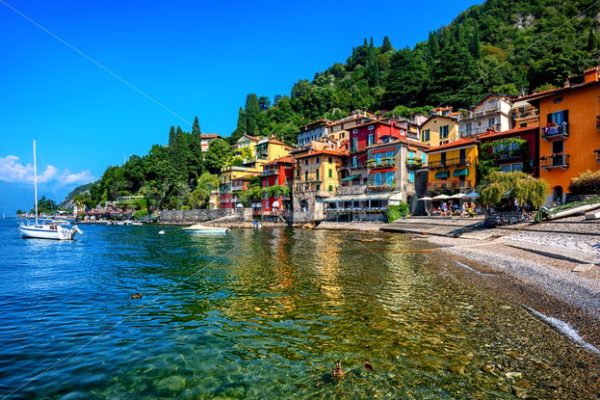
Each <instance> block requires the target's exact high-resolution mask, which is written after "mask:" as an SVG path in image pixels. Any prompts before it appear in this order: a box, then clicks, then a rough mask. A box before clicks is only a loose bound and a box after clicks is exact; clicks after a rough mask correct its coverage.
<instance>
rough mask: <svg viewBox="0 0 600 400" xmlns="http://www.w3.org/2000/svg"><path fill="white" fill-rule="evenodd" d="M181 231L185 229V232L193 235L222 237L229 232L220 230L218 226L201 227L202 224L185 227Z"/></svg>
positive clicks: (225, 229)
mask: <svg viewBox="0 0 600 400" xmlns="http://www.w3.org/2000/svg"><path fill="white" fill-rule="evenodd" d="M183 229H185V230H187V231H191V232H193V233H201V234H212V235H224V234H226V233H227V232H229V228H220V227H218V226H208V225H202V224H195V225H192V226H186V227H185V228H183Z"/></svg>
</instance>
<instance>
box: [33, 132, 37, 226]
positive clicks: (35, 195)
mask: <svg viewBox="0 0 600 400" xmlns="http://www.w3.org/2000/svg"><path fill="white" fill-rule="evenodd" d="M33 193H34V194H33V195H34V197H35V224H36V225H37V224H38V199H37V197H38V196H37V158H36V151H35V140H34V141H33Z"/></svg>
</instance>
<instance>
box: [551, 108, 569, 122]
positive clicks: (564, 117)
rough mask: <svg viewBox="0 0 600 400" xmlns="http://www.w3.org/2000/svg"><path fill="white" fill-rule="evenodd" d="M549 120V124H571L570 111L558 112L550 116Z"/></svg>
mask: <svg viewBox="0 0 600 400" xmlns="http://www.w3.org/2000/svg"><path fill="white" fill-rule="evenodd" d="M546 118H547V122H548V123H549V124H550V123H555V124H557V125H561V124H562V123H563V122H569V111H568V110H564V111H558V112H555V113H552V114H548V116H547V117H546Z"/></svg>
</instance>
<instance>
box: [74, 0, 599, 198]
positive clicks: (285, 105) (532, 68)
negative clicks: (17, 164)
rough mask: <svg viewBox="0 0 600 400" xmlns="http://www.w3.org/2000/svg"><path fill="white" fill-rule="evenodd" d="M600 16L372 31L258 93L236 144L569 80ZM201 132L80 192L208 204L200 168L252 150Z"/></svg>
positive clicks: (593, 8)
mask: <svg viewBox="0 0 600 400" xmlns="http://www.w3.org/2000/svg"><path fill="white" fill-rule="evenodd" d="M430 12H435V10H433V11H432V10H429V9H426V8H424V9H423V15H422V16H421V17H422V20H426V14H427V13H430ZM599 21H600V3H596V0H488V1H486V2H485V3H484V4H482V5H480V6H474V7H471V8H470V9H468V10H466V11H464V12H463V13H461V14H460V15H459V16H458V17H456V19H455V20H454V21H453V22H452V23H451V24H449V25H448V26H445V27H441V28H439V29H438V30H436V31H433V32H431V33H430V34H429V37H428V39H427V40H426V41H424V42H421V43H417V44H416V45H415V46H414V47H413V48H404V49H394V48H393V46H392V43H391V41H390V39H389V38H388V37H385V38H383V40H382V42H381V43H378V44H375V43H374V41H373V39H370V40H367V39H365V40H364V42H363V43H362V44H360V45H359V46H357V47H355V48H353V49H352V52H351V54H350V56H349V57H348V59H347V60H346V62H344V63H335V64H333V65H332V66H331V67H329V68H328V69H327V70H325V71H323V72H319V73H316V74H315V76H314V78H313V80H312V81H308V80H300V81H298V82H296V84H294V86H293V87H292V89H291V92H290V94H289V95H285V96H275V98H274V99H273V101H272V102H271V99H270V98H269V97H266V96H257V95H256V94H249V95H248V96H247V98H246V103H245V105H244V107H242V108H240V110H239V115H238V122H237V128H236V130H235V131H234V132H233V133H232V135H231V138H230V143H233V142H235V141H236V140H237V139H238V138H239V137H240V136H241V135H242V134H244V133H248V134H251V135H264V136H269V135H276V136H278V137H279V138H281V139H282V140H284V141H286V142H287V143H289V144H295V142H296V134H297V132H298V130H299V127H300V126H301V125H303V124H305V123H307V122H310V121H312V120H315V119H319V118H330V119H337V118H340V117H343V116H345V115H347V114H349V113H350V112H351V111H352V110H355V109H363V110H369V111H376V110H380V111H381V112H382V113H385V112H391V113H394V114H395V115H403V116H408V115H411V114H414V113H415V112H418V111H423V110H428V109H430V108H431V106H438V105H452V106H454V107H455V108H467V107H470V106H472V105H473V104H475V103H476V102H477V101H478V100H479V99H481V98H482V97H483V96H484V95H486V94H489V93H503V94H519V93H520V92H521V91H527V92H531V91H533V90H539V89H544V88H548V87H551V86H560V85H561V84H562V83H563V82H564V80H565V78H566V77H567V76H569V75H573V74H579V73H581V72H582V71H583V70H584V69H586V68H588V67H590V66H592V65H594V64H597V63H598V56H599V50H600V43H599V36H598V27H599V26H600V23H599ZM397 23H398V24H401V23H402V21H401V19H400V20H398V21H397ZM199 133H200V125H199V122H198V120H197V118H196V120H195V121H194V126H193V127H192V131H191V132H190V133H186V132H184V131H183V130H182V129H181V128H171V131H170V133H169V144H168V146H158V145H155V146H153V147H152V149H151V150H150V152H149V154H147V155H146V156H143V157H138V156H133V157H131V158H130V159H129V161H127V163H125V164H124V165H123V166H116V167H109V168H108V169H107V170H106V172H105V173H104V175H103V176H102V178H101V179H100V180H99V181H98V182H95V183H94V184H93V185H91V187H89V190H86V191H84V192H83V193H80V194H81V196H80V197H82V198H80V199H79V200H80V202H85V203H86V204H88V205H92V206H93V205H95V204H98V203H99V202H101V203H103V202H105V201H107V200H115V199H116V198H117V197H118V196H122V195H128V194H143V195H144V196H145V198H147V199H148V201H151V202H152V203H153V204H148V205H149V206H152V207H160V208H181V207H196V206H201V205H202V204H205V203H206V196H207V193H209V192H210V190H209V189H210V188H212V187H214V185H215V183H214V179H213V178H211V177H209V176H205V177H204V179H202V180H201V179H199V178H200V177H201V175H202V174H203V173H205V172H209V173H213V174H216V173H217V172H219V170H220V168H221V167H222V166H224V165H236V164H239V163H241V161H242V159H243V158H244V155H242V154H238V155H235V154H234V153H233V151H232V149H231V147H230V146H229V143H227V142H226V141H224V140H215V141H212V142H211V144H210V147H209V151H208V152H207V153H205V154H204V155H203V154H202V152H201V151H200V139H199ZM200 182H209V183H210V184H206V185H205V184H204V183H200Z"/></svg>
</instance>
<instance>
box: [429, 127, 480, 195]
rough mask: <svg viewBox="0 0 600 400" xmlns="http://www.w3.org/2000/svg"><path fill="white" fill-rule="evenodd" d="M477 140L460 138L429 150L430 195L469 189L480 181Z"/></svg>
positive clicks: (465, 191)
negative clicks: (478, 179)
mask: <svg viewBox="0 0 600 400" xmlns="http://www.w3.org/2000/svg"><path fill="white" fill-rule="evenodd" d="M478 157H479V148H478V141H477V140H476V139H474V138H461V139H458V140H456V141H454V142H452V143H448V144H443V145H441V146H436V147H430V148H429V150H427V158H428V160H427V170H428V180H427V191H428V192H429V193H430V194H431V195H438V194H447V195H448V194H458V193H467V192H469V191H471V190H472V189H474V188H475V185H476V183H477V163H478Z"/></svg>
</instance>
